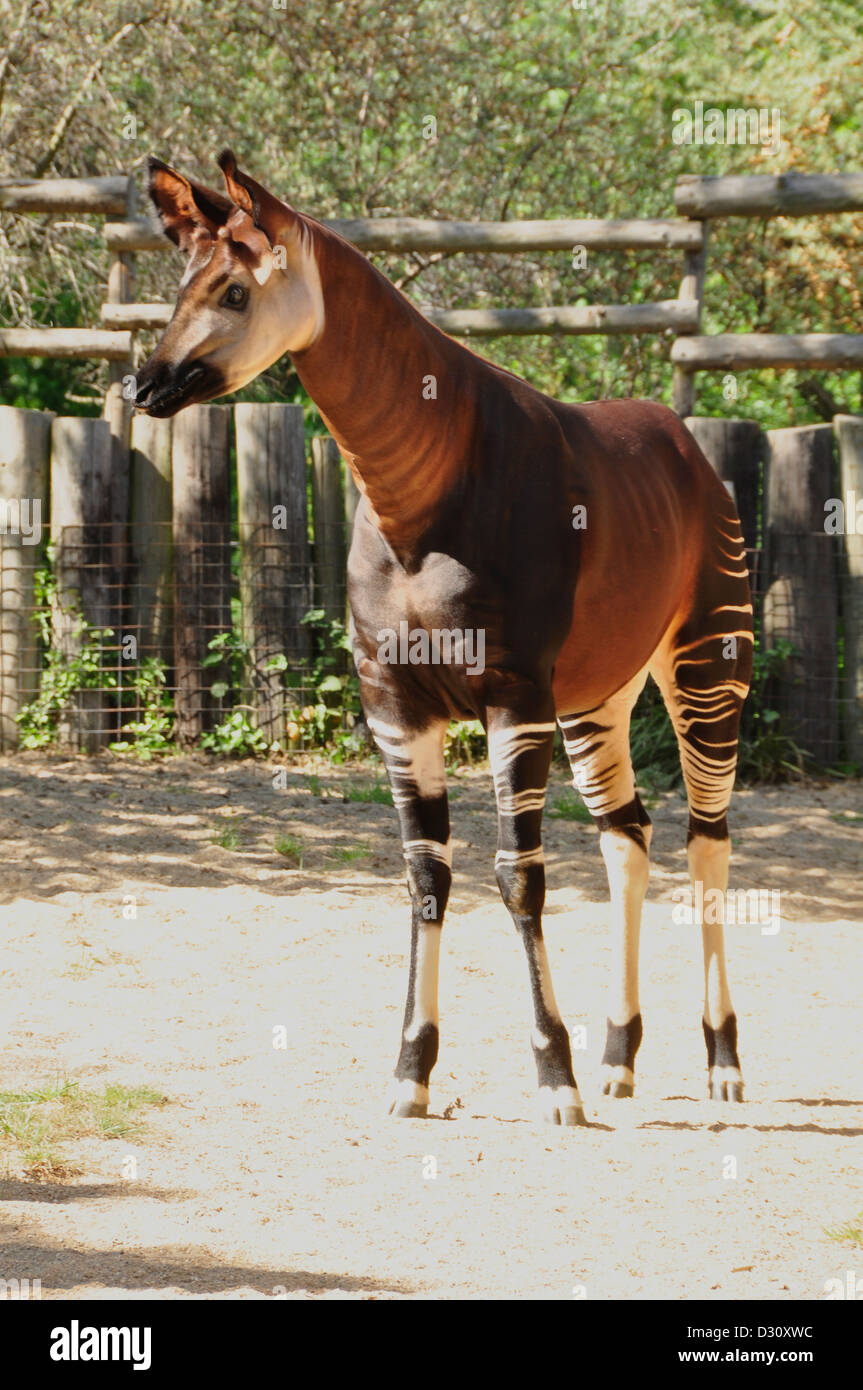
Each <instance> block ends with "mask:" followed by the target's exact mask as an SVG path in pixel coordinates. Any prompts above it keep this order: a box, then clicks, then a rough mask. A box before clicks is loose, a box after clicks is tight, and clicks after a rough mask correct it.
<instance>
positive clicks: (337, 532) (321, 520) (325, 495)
mask: <svg viewBox="0 0 863 1390" xmlns="http://www.w3.org/2000/svg"><path fill="white" fill-rule="evenodd" d="M312 516H313V519H314V535H315V607H316V608H322V609H323V610H324V612H325V613H326V615H327V618H328V619H329V621H330V622H333V621H336V620H338V621H339V622H344V619H345V604H346V590H347V539H346V518H345V485H344V479H343V475H342V456H341V454H340V453H339V449H338V445H337V444H336V441H335V440H334V439H331V438H330V436H329V435H322V436H319V437H317V438H315V439H313V440H312Z"/></svg>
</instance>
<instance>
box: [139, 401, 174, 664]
mask: <svg viewBox="0 0 863 1390" xmlns="http://www.w3.org/2000/svg"><path fill="white" fill-rule="evenodd" d="M172 423H173V422H172V421H171V420H157V419H155V418H154V417H153V416H150V415H136V416H135V417H134V419H133V420H132V435H131V454H132V462H131V472H132V478H131V492H132V504H131V509H130V511H131V524H130V527H129V550H130V601H129V610H130V611H129V616H130V619H131V628H132V631H133V633H134V635H135V636H136V638H137V645H138V660H139V661H140V660H142V659H143V658H144V657H149V656H153V657H158V658H160V660H161V661H163V662H164V664H165V668H166V671H171V670H172V669H173V665H174V636H173V556H172V537H171V494H172V485H171V434H172Z"/></svg>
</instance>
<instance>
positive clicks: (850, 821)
mask: <svg viewBox="0 0 863 1390" xmlns="http://www.w3.org/2000/svg"><path fill="white" fill-rule="evenodd" d="M830 819H831V820H835V821H836V822H837V823H838V824H839V825H863V816H861V815H860V813H859V812H858V811H831V813H830Z"/></svg>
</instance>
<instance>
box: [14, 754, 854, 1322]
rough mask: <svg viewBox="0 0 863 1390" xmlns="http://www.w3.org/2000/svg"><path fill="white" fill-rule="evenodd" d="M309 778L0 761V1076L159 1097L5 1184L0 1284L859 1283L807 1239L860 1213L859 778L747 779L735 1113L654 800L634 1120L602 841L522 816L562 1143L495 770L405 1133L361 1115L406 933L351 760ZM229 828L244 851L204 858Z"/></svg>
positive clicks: (463, 867)
mask: <svg viewBox="0 0 863 1390" xmlns="http://www.w3.org/2000/svg"><path fill="white" fill-rule="evenodd" d="M317 771H318V774H319V776H320V778H321V784H322V788H323V790H324V791H326V792H328V793H329V795H328V798H327V799H326V800H322V799H321V797H320V795H318V794H316V790H317V789H316V787H315V784H312V786H313V788H315V790H310V789H309V783H308V780H307V776H306V775H305V774H304V773H303V772H301V771H297V770H293V769H292V770H290V771H289V772H288V774H287V780H288V785H287V788H286V789H277V788H274V786H273V781H272V768H270V767H268V766H266V765H264V764H251V763H246V764H240V765H236V764H235V765H232V766H223V765H220V764H218V763H212V762H205V761H204V760H202V759H193V758H184V759H174V760H170V761H168V762H167V763H162V764H156V765H146V766H143V767H142V766H140V765H136V766H131V765H125V764H123V765H118V764H117V762H116V761H108V760H90V761H86V760H83V759H74V760H68V759H67V760H63V759H61V758H51V759H49V758H44V757H40V756H37V755H24V756H20V757H16V758H8V757H7V758H4V759H0V834H2V839H0V863H2V879H0V933H2V954H0V967H2V970H0V1038H2V1053H0V1056H2V1064H0V1089H4V1090H13V1089H14V1090H22V1089H26V1088H29V1087H32V1086H35V1085H38V1084H44V1083H45V1082H47V1081H50V1080H53V1079H56V1078H57V1077H58V1076H59V1077H69V1078H72V1079H74V1080H76V1081H78V1082H80V1083H81V1085H82V1086H87V1087H96V1088H101V1086H102V1084H103V1083H104V1082H105V1081H109V1080H116V1081H121V1082H124V1083H128V1084H137V1083H147V1084H149V1085H153V1086H156V1087H158V1088H160V1089H161V1090H162V1091H163V1092H164V1094H165V1095H166V1096H167V1097H168V1098H169V1101H170V1103H169V1104H168V1105H167V1106H165V1107H164V1108H162V1109H158V1110H153V1111H151V1112H149V1115H148V1119H147V1126H146V1130H145V1132H144V1135H143V1137H142V1138H141V1139H140V1140H138V1141H136V1142H135V1143H131V1144H130V1143H129V1141H128V1140H125V1141H106V1140H103V1139H99V1140H96V1139H94V1140H87V1141H83V1142H81V1143H79V1144H77V1145H73V1146H72V1148H71V1150H70V1151H69V1157H70V1158H71V1159H73V1160H74V1162H75V1163H76V1164H77V1166H78V1167H79V1168H80V1170H81V1175H80V1176H79V1177H77V1178H75V1179H73V1180H71V1181H64V1182H57V1181H53V1182H47V1183H45V1182H42V1183H37V1182H33V1181H31V1180H28V1179H26V1178H25V1177H22V1175H21V1173H20V1172H18V1171H15V1169H14V1167H12V1168H10V1169H8V1171H7V1172H6V1174H5V1176H2V1175H0V1201H2V1208H0V1212H2V1215H0V1278H6V1279H9V1278H13V1277H18V1278H30V1279H31V1280H32V1279H35V1278H39V1279H41V1283H42V1296H43V1297H54V1298H67V1297H70V1296H77V1297H84V1298H93V1299H95V1298H101V1297H129V1298H142V1297H171V1298H189V1297H205V1298H214V1297H230V1298H263V1297H269V1298H273V1297H279V1296H281V1297H285V1296H287V1297H289V1298H296V1297H304V1298H309V1297H316V1298H317V1297H331V1298H332V1297H335V1298H363V1299H368V1298H385V1299H395V1298H416V1297H421V1298H428V1297H431V1298H451V1297H459V1298H483V1297H490V1298H495V1299H498V1298H513V1297H517V1298H555V1299H558V1298H559V1299H573V1298H579V1297H587V1298H590V1299H614V1298H664V1299H694V1298H712V1299H738V1298H754V1299H775V1300H781V1299H791V1298H804V1299H818V1298H823V1297H824V1288H825V1281H827V1280H829V1279H833V1278H839V1279H841V1280H842V1281H843V1283H844V1282H845V1279H846V1276H847V1271H848V1270H855V1269H856V1271H857V1277H858V1283H859V1282H861V1281H863V1250H861V1249H860V1247H859V1245H858V1246H855V1245H853V1244H851V1243H844V1244H842V1243H837V1241H835V1240H831V1239H830V1238H829V1236H828V1234H827V1233H828V1231H829V1230H830V1229H832V1228H834V1227H838V1226H841V1225H843V1224H845V1223H847V1222H848V1221H850V1220H852V1219H854V1218H856V1217H858V1216H859V1214H860V1212H861V1210H863V1183H861V1177H860V1169H861V1143H860V1141H861V1138H863V1029H861V1027H860V1012H859V999H860V992H861V971H860V933H861V926H860V924H861V918H863V883H861V872H860V871H861V866H862V865H863V822H861V821H860V820H859V819H858V820H855V819H854V818H853V813H855V812H856V813H858V815H859V813H860V812H861V811H863V795H861V788H860V784H859V783H857V784H854V783H848V784H838V785H818V784H812V783H810V784H807V785H803V786H794V787H780V788H776V789H759V790H753V791H745V790H744V791H741V792H739V793H738V794H737V797H736V803H735V806H734V811H733V833H734V838H735V856H736V857H735V861H734V878H733V884H734V886H736V887H738V888H758V889H779V890H780V891H781V914H782V921H781V929H780V930H779V931H778V932H777V933H775V934H772V935H771V934H768V933H766V932H764V931H763V930H762V928H761V927H760V926H758V925H757V924H756V925H747V926H735V927H732V928H730V929H729V956H730V968H731V980H732V988H733V991H734V998H735V1005H736V1009H737V1014H738V1017H739V1019H740V1035H741V1054H742V1058H743V1066H744V1074H745V1078H746V1082H747V1101H746V1103H745V1104H744V1105H743V1106H742V1107H733V1108H729V1107H725V1108H723V1107H721V1106H719V1105H713V1104H711V1103H709V1102H707V1101H706V1100H704V1099H703V1095H704V1090H705V1061H704V1051H703V1042H702V1037H701V1026H700V1013H701V965H700V943H699V941H698V940H697V939H696V932H695V930H694V929H692V928H687V927H685V926H680V925H676V924H675V923H674V921H673V919H672V894H673V893H674V891H675V889H677V888H679V887H680V885H681V884H683V883H684V882H685V857H684V850H683V844H684V837H685V807H684V803H683V801H682V800H681V798H680V797H679V795H678V794H677V793H668V794H667V795H666V796H665V797H663V798H662V799H661V801H660V804H658V805H657V806H656V807H655V808H654V809H653V810H652V815H653V819H654V824H655V835H654V851H653V861H654V868H653V875H652V880H651V889H650V894H649V902H648V905H647V908H646V911H645V927H644V932H643V946H642V963H643V971H642V1007H643V1013H644V1020H645V1039H644V1044H643V1046H642V1049H641V1053H640V1055H639V1064H638V1094H637V1096H636V1098H635V1100H632V1101H611V1100H607V1099H604V1098H603V1097H602V1096H601V1094H600V1080H601V1076H600V1058H601V1054H602V1048H603V1044H604V1018H605V985H606V980H607V971H608V961H609V945H608V940H607V914H608V909H607V906H606V904H605V883H604V875H603V871H602V864H601V861H600V858H599V853H598V847H597V844H596V835H595V832H594V831H593V830H592V828H589V827H584V826H582V825H579V824H575V823H571V822H567V821H564V820H548V821H547V824H546V836H545V845H546V856H547V865H548V883H549V892H548V910H547V915H546V936H547V940H548V943H549V953H550V957H551V961H552V967H553V970H554V975H555V984H556V989H557V995H558V999H559V1001H560V1004H561V1008H562V1010H563V1013H564V1018H565V1020H566V1022H567V1024H568V1026H569V1027H570V1029H571V1030H575V1029H577V1028H583V1029H584V1030H585V1039H586V1046H585V1047H583V1048H581V1049H580V1050H578V1051H577V1052H576V1054H575V1060H576V1074H577V1075H578V1078H579V1082H580V1085H581V1089H582V1094H583V1096H584V1098H585V1102H586V1106H587V1111H588V1115H589V1119H590V1121H591V1127H590V1128H588V1129H580V1130H559V1129H554V1128H550V1127H544V1126H542V1125H541V1124H539V1123H538V1122H537V1121H536V1120H535V1118H534V1115H535V1110H534V1090H533V1063H532V1059H531V1055H530V1048H529V1042H528V1026H529V1025H528V1012H527V988H526V979H525V977H524V969H523V963H522V959H521V952H520V949H519V946H518V943H517V941H516V938H515V934H514V932H513V930H512V927H511V926H510V924H509V920H508V917H507V915H506V913H505V911H504V909H503V907H502V905H501V904H500V901H499V899H498V896H497V891H496V889H495V887H494V879H493V872H492V859H493V851H494V833H495V828H494V812H493V803H492V797H491V785H490V778H489V776H488V774H487V773H485V772H481V771H477V772H474V771H471V772H467V773H465V774H463V775H459V776H456V777H454V778H453V779H452V789H453V792H454V802H453V808H452V814H453V823H454V843H455V861H456V881H455V887H454V892H453V897H452V900H451V906H450V911H449V914H448V920H447V925H446V927H445V929H444V956H443V964H442V981H441V1007H442V1043H441V1058H440V1061H439V1063H438V1067H437V1069H436V1072H435V1075H434V1085H433V1091H432V1108H433V1111H434V1118H431V1119H429V1120H428V1121H425V1122H423V1121H393V1120H389V1119H388V1118H387V1117H386V1116H385V1114H384V1096H385V1092H386V1086H387V1080H388V1078H389V1076H390V1074H391V1071H392V1066H393V1062H394V1060H395V1055H396V1050H397V1045H398V1035H399V1029H400V1023H401V1013H402V1005H403V996H404V988H405V981H406V955H407V947H408V929H407V922H408V914H407V907H406V903H407V899H406V893H405V889H404V885H403V871H402V864H401V858H400V850H399V845H398V841H397V836H396V831H395V820H394V812H393V811H392V809H391V808H390V807H387V806H385V805H378V804H368V803H362V802H345V801H344V800H343V798H342V792H343V788H344V786H345V784H346V783H352V784H360V783H363V784H368V782H369V780H370V774H369V772H368V771H354V772H340V771H333V770H332V769H330V768H327V767H321V768H318V769H317ZM371 776H372V777H373V776H374V774H371ZM563 786H564V775H563V772H562V771H561V772H555V774H554V784H553V789H552V792H551V797H550V802H551V803H553V802H554V801H555V799H556V798H557V796H558V795H559V794H560V792H561V791H562V790H563ZM228 828H230V829H233V830H237V831H238V833H239V837H240V842H239V848H237V849H226V848H223V847H221V846H219V845H218V844H216V843H214V839H215V837H217V836H218V835H219V834H220V833H221V832H223V831H225V830H226V829H228ZM280 835H281V836H289V837H292V838H293V839H295V840H296V841H299V842H300V843H301V846H302V851H301V853H302V864H301V865H298V864H296V863H292V862H291V861H289V860H288V859H286V858H285V857H284V856H283V855H280V854H278V853H276V851H275V849H274V842H275V840H276V838H277V837H278V836H280ZM363 850H366V851H368V853H367V854H365V855H362V854H359V855H356V856H354V857H352V855H353V852H354V851H363ZM124 908H125V910H126V916H125V917H124ZM132 911H134V912H135V914H136V915H135V916H134V918H133V917H132V916H131V913H132ZM279 1028H281V1029H282V1030H283V1033H282V1037H283V1039H284V1040H285V1041H286V1043H287V1045H286V1046H284V1047H274V1045H273V1042H274V1029H279ZM129 1157H133V1158H135V1159H136V1160H137V1176H136V1178H135V1179H134V1180H132V1179H129V1178H126V1177H124V1176H123V1175H124V1171H125V1172H127V1171H128V1164H127V1160H128V1159H129ZM732 1160H733V1161H732ZM124 1165H125V1167H124ZM735 1169H736V1176H735V1175H734V1171H735Z"/></svg>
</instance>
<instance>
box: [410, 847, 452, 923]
mask: <svg viewBox="0 0 863 1390" xmlns="http://www.w3.org/2000/svg"><path fill="white" fill-rule="evenodd" d="M405 862H406V864H407V875H408V890H409V892H410V895H411V905H412V908H413V916H414V918H415V920H417V921H419V922H442V921H443V916H444V913H445V911H446V906H447V903H448V902H449V893H450V888H451V886H452V869H451V868H450V867H449V865H448V864H447V863H445V862H444V861H443V860H442V859H433V858H431V856H428V855H422V856H421V855H420V854H416V855H413V854H412V855H410V856H408V857H407V859H406V861H405Z"/></svg>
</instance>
